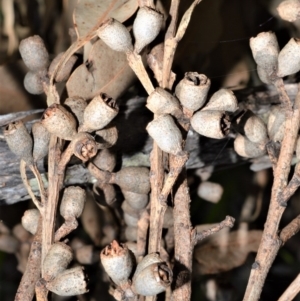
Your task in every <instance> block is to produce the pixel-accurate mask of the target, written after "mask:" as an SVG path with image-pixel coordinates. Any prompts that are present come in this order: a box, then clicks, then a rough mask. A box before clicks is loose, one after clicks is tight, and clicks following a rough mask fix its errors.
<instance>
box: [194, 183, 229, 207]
mask: <svg viewBox="0 0 300 301" xmlns="http://www.w3.org/2000/svg"><path fill="white" fill-rule="evenodd" d="M197 194H198V196H199V197H200V198H202V199H204V200H206V201H208V202H211V203H218V202H219V201H220V199H221V197H222V194H223V187H222V186H221V185H220V184H218V183H213V182H209V181H204V182H202V183H200V185H199V187H198V190H197Z"/></svg>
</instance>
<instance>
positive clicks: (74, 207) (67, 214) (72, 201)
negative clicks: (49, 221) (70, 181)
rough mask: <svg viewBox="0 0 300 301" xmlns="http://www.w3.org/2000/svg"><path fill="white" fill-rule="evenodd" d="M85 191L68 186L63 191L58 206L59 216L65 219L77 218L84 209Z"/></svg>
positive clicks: (77, 187)
mask: <svg viewBox="0 0 300 301" xmlns="http://www.w3.org/2000/svg"><path fill="white" fill-rule="evenodd" d="M85 199H86V193H85V190H84V189H82V188H81V187H79V186H70V187H68V188H66V189H65V190H64V194H63V197H62V201H61V204H60V214H61V216H62V217H63V218H64V219H65V220H68V219H70V218H71V219H72V218H78V217H79V216H80V215H81V213H82V211H83V207H84V203H85Z"/></svg>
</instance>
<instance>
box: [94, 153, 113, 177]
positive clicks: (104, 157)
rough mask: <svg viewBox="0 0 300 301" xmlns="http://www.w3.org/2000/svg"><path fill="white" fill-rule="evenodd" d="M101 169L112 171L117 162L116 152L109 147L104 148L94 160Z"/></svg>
mask: <svg viewBox="0 0 300 301" xmlns="http://www.w3.org/2000/svg"><path fill="white" fill-rule="evenodd" d="M92 162H93V163H94V164H95V166H97V167H98V168H99V169H102V170H106V171H110V172H112V171H113V170H114V168H115V166H116V164H117V158H116V154H115V153H113V152H112V151H111V150H109V149H103V150H101V151H99V152H98V154H97V155H96V156H95V157H94V158H93V161H92Z"/></svg>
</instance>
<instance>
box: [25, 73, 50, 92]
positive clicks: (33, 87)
mask: <svg viewBox="0 0 300 301" xmlns="http://www.w3.org/2000/svg"><path fill="white" fill-rule="evenodd" d="M47 80H48V78H47V71H46V70H40V71H29V72H27V73H26V75H25V77H24V87H25V89H26V91H27V92H29V93H30V94H33V95H39V94H42V93H44V86H43V83H44V82H46V81H47Z"/></svg>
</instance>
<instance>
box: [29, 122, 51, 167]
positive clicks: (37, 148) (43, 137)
mask: <svg viewBox="0 0 300 301" xmlns="http://www.w3.org/2000/svg"><path fill="white" fill-rule="evenodd" d="M31 131H32V135H33V160H34V162H37V161H39V160H41V159H43V158H44V157H45V156H47V154H48V151H49V142H50V133H49V132H48V131H47V129H46V128H45V127H44V126H43V124H42V122H41V121H37V122H35V123H34V124H33V125H32V128H31Z"/></svg>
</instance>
